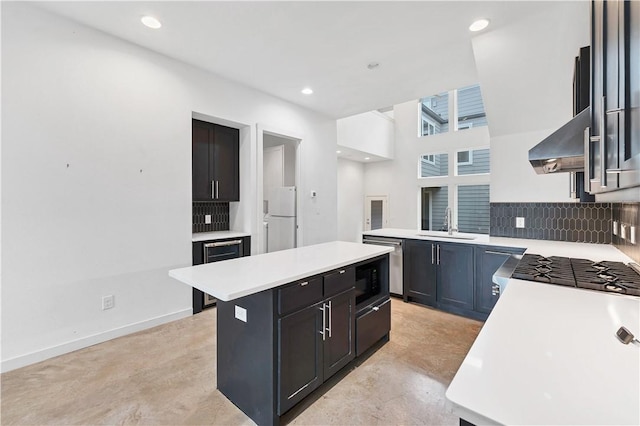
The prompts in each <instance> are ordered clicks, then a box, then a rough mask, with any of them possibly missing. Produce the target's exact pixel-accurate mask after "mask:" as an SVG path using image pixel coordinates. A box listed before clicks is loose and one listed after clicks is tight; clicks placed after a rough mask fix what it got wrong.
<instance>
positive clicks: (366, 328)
mask: <svg viewBox="0 0 640 426" xmlns="http://www.w3.org/2000/svg"><path fill="white" fill-rule="evenodd" d="M389 330H391V300H390V299H387V300H385V301H384V302H382V303H381V304H380V305H377V306H374V307H372V308H370V310H369V312H367V313H366V314H364V315H362V316H360V317H358V318H357V319H356V356H360V355H361V354H362V353H363V352H364V351H366V350H367V349H369V348H370V347H371V346H373V345H374V344H375V343H376V342H377V341H378V340H380V339H382V337H383V336H384V335H385V334H387V333H388V332H389Z"/></svg>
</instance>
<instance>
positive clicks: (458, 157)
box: [455, 149, 480, 176]
mask: <svg viewBox="0 0 640 426" xmlns="http://www.w3.org/2000/svg"><path fill="white" fill-rule="evenodd" d="M473 151H474V150H473V149H457V150H456V165H455V169H456V176H457V175H458V166H471V165H473ZM461 152H467V153H469V159H468V160H467V161H464V162H461V161H460V153H461ZM479 174H480V173H479Z"/></svg>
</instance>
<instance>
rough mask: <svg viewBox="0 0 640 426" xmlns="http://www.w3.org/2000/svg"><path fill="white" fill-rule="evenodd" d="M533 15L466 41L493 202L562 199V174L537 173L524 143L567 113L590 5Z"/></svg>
mask: <svg viewBox="0 0 640 426" xmlns="http://www.w3.org/2000/svg"><path fill="white" fill-rule="evenodd" d="M541 5H544V7H541V8H540V12H539V13H537V14H534V15H531V16H527V17H523V19H521V20H519V21H518V22H515V23H513V24H510V25H507V26H504V27H502V28H500V29H497V30H489V31H487V32H486V33H483V34H481V35H479V36H477V37H475V38H474V39H473V41H472V43H473V52H474V56H475V61H476V68H477V72H478V77H479V82H480V85H481V88H482V95H483V99H484V104H485V109H486V113H487V119H488V121H489V132H490V134H491V171H492V174H493V176H492V184H491V201H492V202H509V201H518V202H525V201H529V202H535V201H547V202H563V201H564V202H567V201H570V199H569V177H568V174H567V173H560V174H558V175H554V176H540V175H536V174H535V173H534V172H533V169H532V167H531V165H530V163H529V161H528V160H527V153H528V150H529V149H530V148H532V147H533V146H534V145H536V144H537V143H538V142H540V141H541V140H542V139H544V138H545V137H546V136H548V135H549V134H551V133H552V132H553V131H554V130H556V129H558V128H559V127H560V126H562V125H563V124H564V123H566V122H567V121H568V120H570V119H571V117H572V81H573V66H574V65H573V61H574V57H575V56H576V55H577V54H578V50H579V48H580V47H582V46H586V45H589V27H590V25H589V5H590V3H589V2H544V3H541Z"/></svg>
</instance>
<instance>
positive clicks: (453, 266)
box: [436, 243, 474, 310]
mask: <svg viewBox="0 0 640 426" xmlns="http://www.w3.org/2000/svg"><path fill="white" fill-rule="evenodd" d="M436 262H437V265H438V280H437V289H436V300H437V302H438V305H448V306H451V307H455V308H459V309H469V310H471V309H473V279H474V275H473V272H474V271H473V246H471V245H467V244H452V243H438V245H437V247H436Z"/></svg>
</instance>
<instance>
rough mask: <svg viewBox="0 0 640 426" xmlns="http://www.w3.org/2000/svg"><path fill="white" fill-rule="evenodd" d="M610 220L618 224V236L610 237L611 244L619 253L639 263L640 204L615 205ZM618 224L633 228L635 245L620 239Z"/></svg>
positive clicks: (627, 239) (628, 239)
mask: <svg viewBox="0 0 640 426" xmlns="http://www.w3.org/2000/svg"><path fill="white" fill-rule="evenodd" d="M612 210H613V212H612V220H615V221H617V222H618V235H612V237H611V238H612V242H613V245H615V246H616V247H617V248H618V249H619V250H620V251H622V252H623V253H625V254H626V255H627V256H629V257H630V258H632V259H633V260H635V261H636V262H638V263H640V228H639V227H640V203H615V204H614V205H613V208H612ZM620 224H625V225H626V226H627V227H631V226H635V228H636V229H635V232H636V244H631V241H630V238H629V237H627V238H626V239H622V238H621V235H620Z"/></svg>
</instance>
